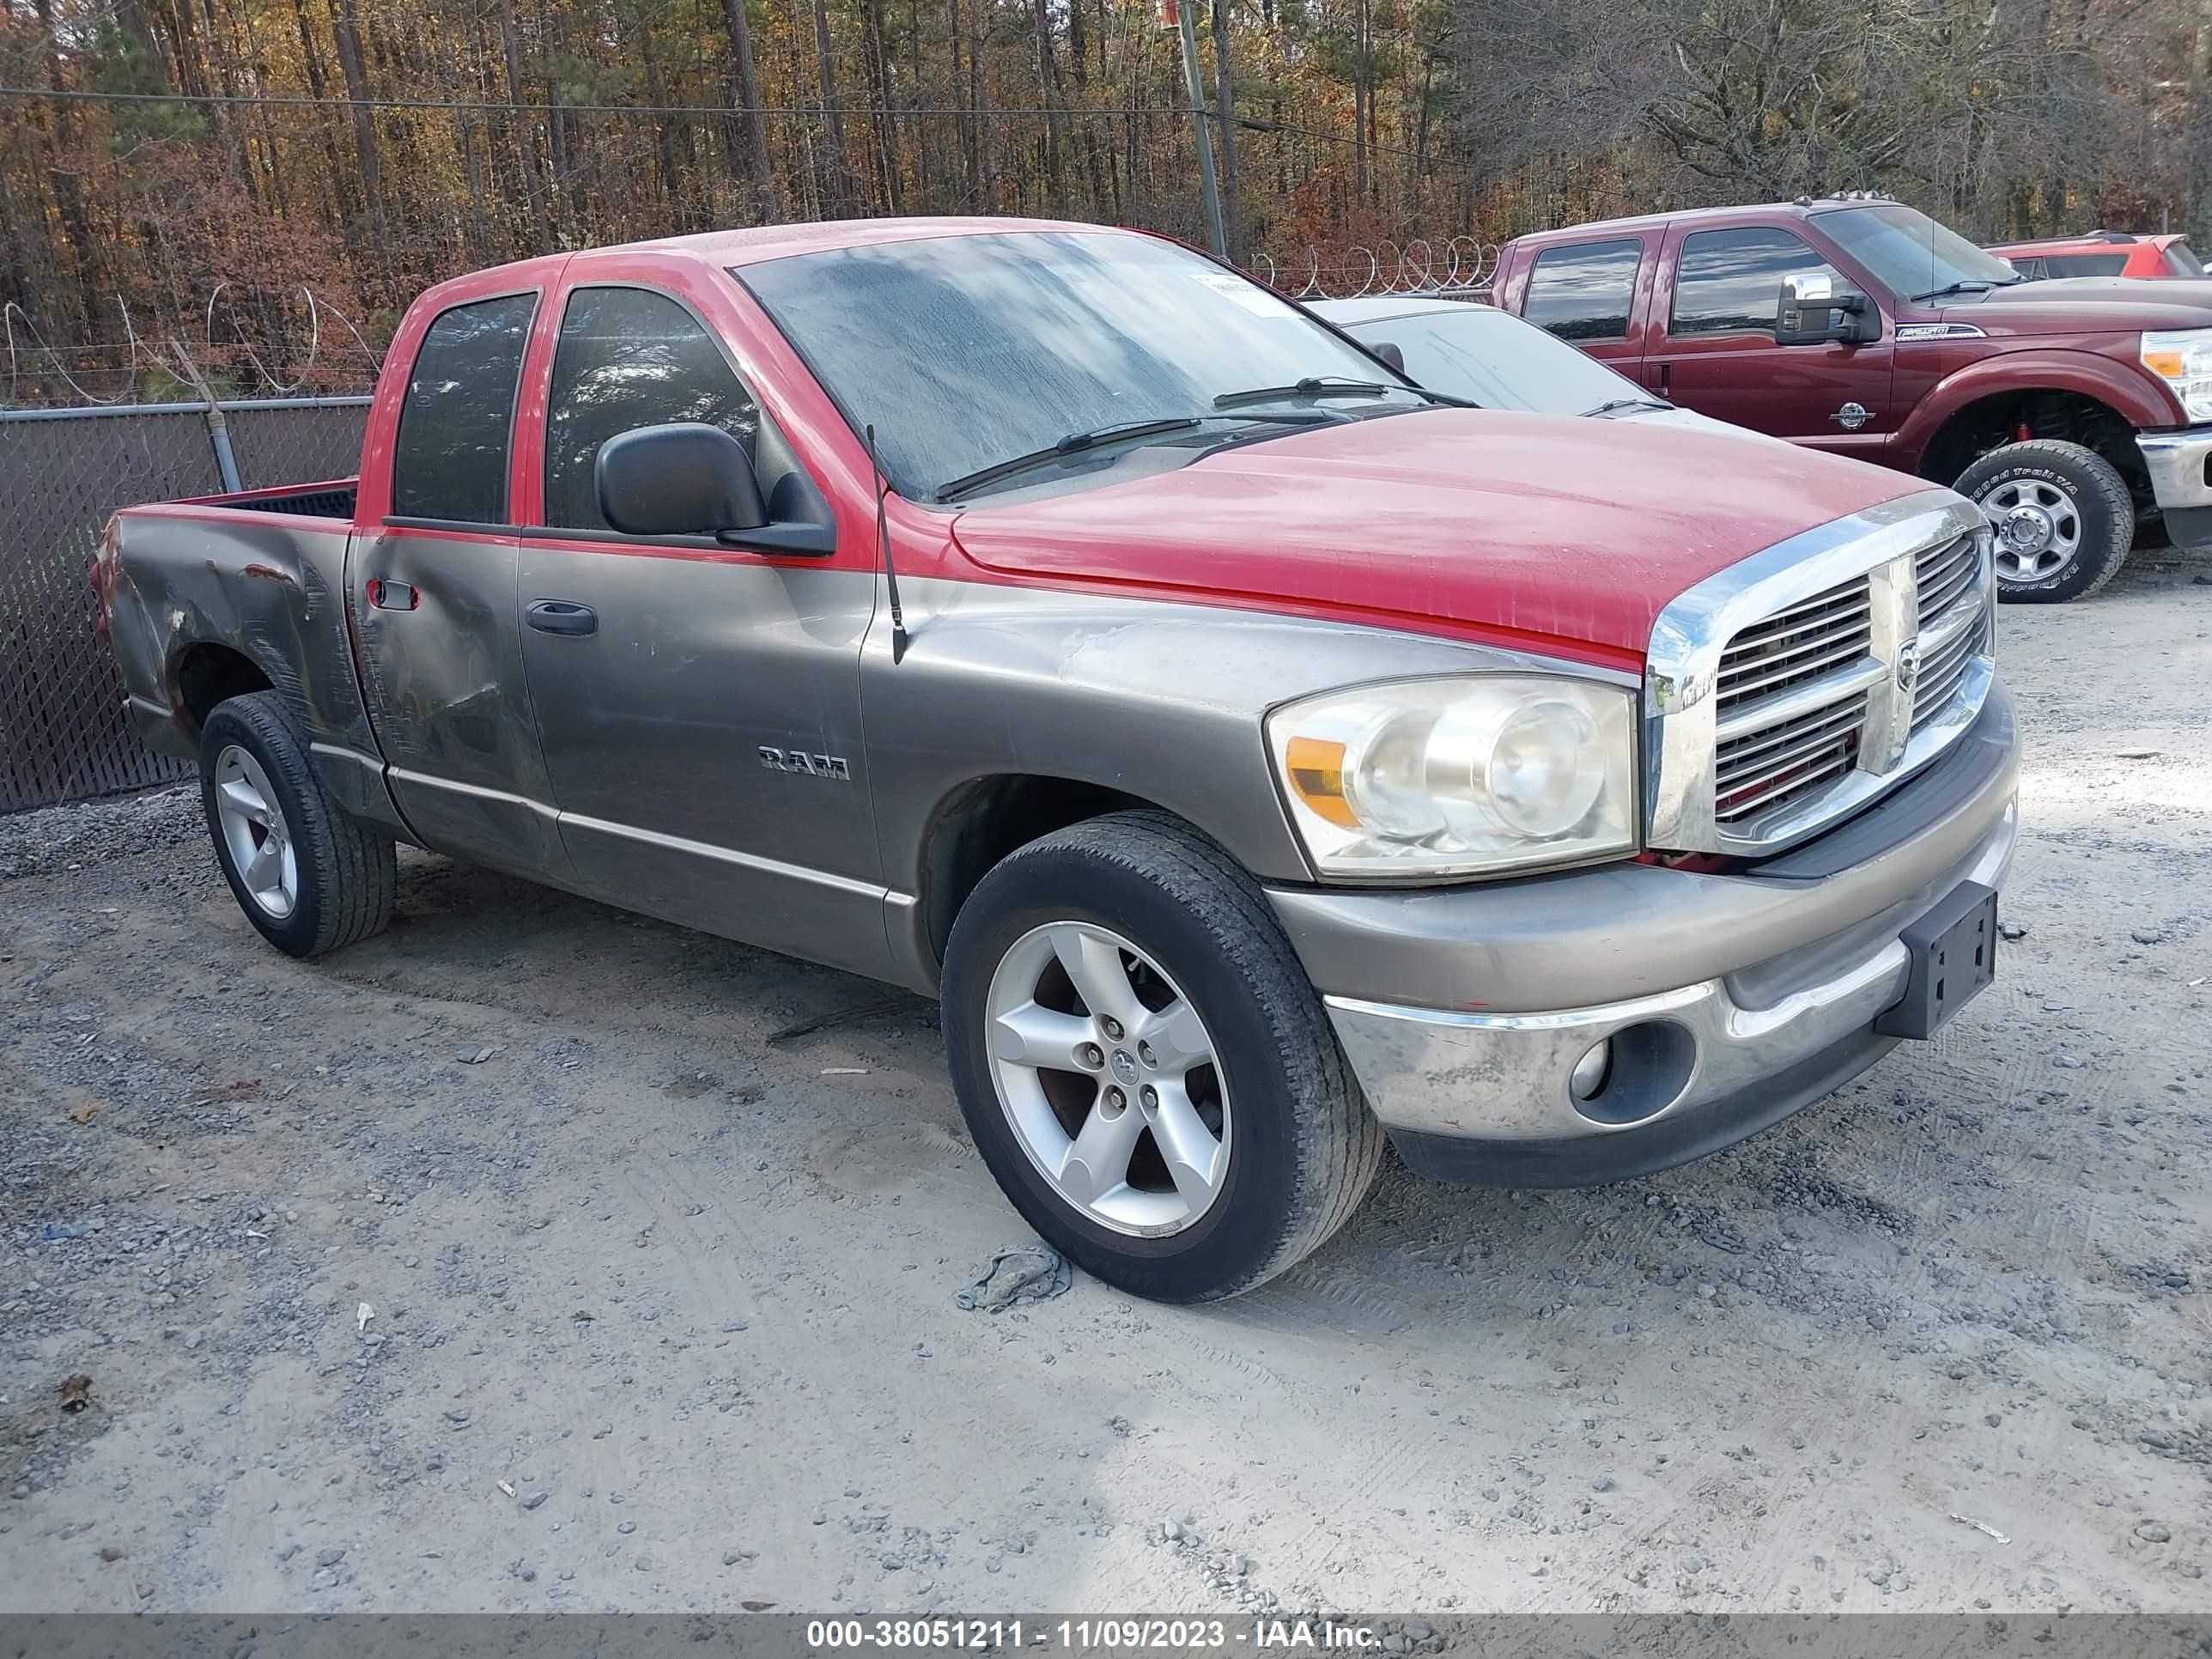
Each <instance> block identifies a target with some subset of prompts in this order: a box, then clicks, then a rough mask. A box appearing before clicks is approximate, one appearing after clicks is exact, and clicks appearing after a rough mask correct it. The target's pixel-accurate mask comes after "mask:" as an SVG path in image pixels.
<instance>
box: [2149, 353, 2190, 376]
mask: <svg viewBox="0 0 2212 1659" xmlns="http://www.w3.org/2000/svg"><path fill="white" fill-rule="evenodd" d="M2142 361H2143V367H2144V368H2147V369H2148V370H2149V371H2150V372H2151V373H2152V374H2156V375H2159V376H2160V377H2161V378H2162V379H2165V380H2179V379H2180V378H2181V377H2182V376H2183V375H2184V374H2187V373H2188V372H2189V371H2188V366H2187V363H2186V361H2185V358H2184V357H2183V356H2182V354H2181V353H2180V352H2179V351H2172V350H2167V351H2154V350H2151V349H2148V348H2146V349H2145V350H2144V352H2143V355H2142Z"/></svg>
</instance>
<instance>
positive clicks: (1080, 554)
mask: <svg viewBox="0 0 2212 1659" xmlns="http://www.w3.org/2000/svg"><path fill="white" fill-rule="evenodd" d="M1928 487H1929V486H1928V484H1927V483H1925V482H1924V481H1923V480H1922V479H1918V478H1914V477H1909V476H1907V475H1905V474H1903V473H1899V472H1891V471H1885V470H1883V469H1881V468H1878V467H1873V466H1869V465H1863V464H1862V463H1860V462H1857V461H1847V460H1842V459H1838V458H1836V457H1834V456H1830V455H1823V454H1820V453H1817V452H1814V451H1811V450H1805V449H1800V448H1798V447H1796V446H1794V445H1791V444H1787V443H1783V442H1781V441H1778V440H1775V439H1771V438H1762V437H1759V436H1756V435H1753V434H1750V433H1737V432H1732V431H1725V430H1718V431H1708V430H1703V429H1699V428H1686V427H1676V426H1669V425H1666V424H1663V423H1655V422H1644V421H1600V420H1581V419H1575V418H1571V417H1568V416H1553V415H1522V414H1509V413H1505V412H1503V411H1493V410H1448V409H1447V410H1429V411H1425V412H1423V413H1420V414H1413V415H1401V416H1389V417H1388V418H1383V419H1371V420H1365V421H1359V422H1351V423H1346V424H1343V425H1336V426H1328V427H1322V428H1316V429H1315V430H1313V431H1310V432H1300V433H1297V434H1296V435H1293V436H1290V437H1285V438H1279V439H1275V440H1273V441H1268V442H1265V443H1261V444H1255V445H1250V446H1248V447H1243V448H1239V449H1232V450H1230V451H1227V452H1225V453H1221V454H1218V455H1215V456H1212V457H1210V458H1208V459H1204V460H1201V461H1199V462H1196V463H1194V465H1189V466H1186V467H1182V468H1181V469H1179V470H1176V471H1170V472H1164V473H1158V474H1154V475H1152V476H1149V477H1143V478H1139V479H1134V480H1132V481H1131V482H1129V483H1122V484H1114V485H1109V486H1106V487H1103V488H1100V489H1083V490H1076V491H1073V492H1070V493H1067V494H1064V495H1050V496H1042V497H1038V498H1036V499H1033V500H1030V501H1010V502H1007V503H1006V504H1005V505H1004V506H999V507H977V508H976V509H975V510H973V511H970V512H969V513H963V514H962V516H961V517H960V518H959V520H957V522H956V523H955V525H954V526H953V535H954V537H955V538H956V539H957V541H958V542H959V544H960V545H961V546H962V547H963V549H965V550H966V551H967V552H968V554H969V556H970V557H972V558H974V559H975V560H976V561H977V562H980V563H981V564H984V565H987V566H988V567H990V568H994V569H997V570H1003V571H1007V572H1010V573H1019V574H1024V575H1030V576H1037V577H1043V578H1047V579H1051V578H1060V579H1064V580H1077V581H1082V582H1085V583H1089V582H1107V583H1130V584H1134V585H1138V586H1146V587H1151V588H1154V589H1158V590H1174V591H1176V592H1177V593H1179V594H1182V595H1187V596H1189V597H1194V598H1202V599H1211V600H1213V601H1215V602H1227V603H1239V602H1243V603H1261V604H1265V603H1266V602H1267V601H1275V602H1277V603H1278V604H1279V605H1281V606H1283V607H1284V608H1289V609H1293V610H1296V611H1300V612H1303V613H1307V614H1321V615H1328V616H1340V617H1344V618H1345V619H1346V620H1348V621H1363V622H1373V623H1385V624H1388V623H1390V622H1392V621H1393V620H1395V619H1402V620H1405V621H1413V622H1414V623H1417V624H1418V623H1420V622H1427V623H1431V625H1434V624H1439V623H1441V624H1443V625H1444V626H1443V629H1440V630H1439V631H1446V632H1452V633H1477V634H1482V635H1490V636H1492V637H1501V638H1506V639H1510V641H1513V642H1516V643H1521V644H1537V645H1548V646H1553V647H1557V646H1559V645H1573V644H1580V645H1583V646H1584V647H1596V648H1597V649H1596V651H1595V653H1592V652H1589V651H1587V650H1586V651H1585V652H1583V653H1577V654H1586V655H1587V654H1596V655H1601V656H1605V657H1613V656H1617V655H1618V654H1620V653H1627V654H1629V655H1631V656H1632V657H1633V658H1635V659H1637V660H1638V661H1640V660H1641V659H1642V658H1643V655H1644V649H1645V647H1646V645H1647V643H1648V641H1650V635H1651V624H1652V622H1653V619H1654V618H1656V617H1657V615H1658V614H1659V611H1661V609H1662V608H1663V607H1664V606H1665V605H1666V604H1667V602H1668V600H1670V599H1674V597H1675V595H1677V594H1679V593H1680V592H1682V591H1683V590H1684V589H1685V588H1687V587H1691V586H1695V585H1696V584H1697V583H1698V582H1699V581H1701V580H1704V579H1705V577H1707V576H1710V575H1711V574H1714V573H1715V572H1716V571H1718V570H1722V569H1724V568H1726V567H1728V566H1729V565H1731V564H1734V563H1735V562H1737V561H1738V560H1741V559H1743V558H1746V557H1747V556H1750V555H1751V554H1753V553H1756V552H1758V551H1759V550H1761V549H1763V548H1766V547H1771V546H1772V545H1773V544H1775V543H1777V542H1778V541H1782V540H1784V538H1788V537H1790V536H1793V535H1796V533H1797V532H1800V531H1803V530H1809V529H1811V528H1813V527H1814V526H1816V525H1821V524H1826V523H1827V522H1828V521H1830V520H1833V519H1838V518H1841V517H1843V516H1844V515H1845V514H1846V513H1854V512H1857V511H1861V510H1863V509H1864V508H1866V507H1871V506H1874V505H1875V504H1876V503H1877V502H1881V501H1890V500H1893V499H1895V498H1896V497H1898V496H1899V495H1909V494H1911V493H1912V492H1913V491H1915V490H1921V489H1927V488H1928Z"/></svg>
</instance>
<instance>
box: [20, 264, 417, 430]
mask: <svg viewBox="0 0 2212 1659" xmlns="http://www.w3.org/2000/svg"><path fill="white" fill-rule="evenodd" d="M238 287H239V285H238V284H236V283H231V282H228V281H224V282H220V283H216V285H215V289H214V290H213V291H212V292H211V293H210V295H208V300H207V305H206V307H205V310H204V313H203V314H204V331H203V334H202V338H201V340H200V342H199V346H200V351H199V353H198V354H197V355H196V354H195V352H194V350H193V349H192V348H191V347H189V346H187V345H186V344H185V342H184V340H183V339H182V338H180V337H177V336H174V335H172V336H171V337H169V338H168V339H167V341H166V342H154V341H149V340H148V339H147V338H146V337H144V336H143V335H142V334H141V333H140V332H139V331H138V328H137V324H136V323H135V322H133V320H132V319H131V307H130V304H129V302H128V301H125V299H124V297H123V296H122V295H119V294H118V295H114V296H112V297H113V298H114V301H115V307H116V310H117V312H118V313H119V314H120V316H121V317H122V319H123V339H122V340H121V341H120V342H115V341H105V342H94V343H89V344H83V345H70V346H56V345H53V344H52V343H49V342H48V341H47V339H46V336H45V335H44V334H43V333H42V332H41V331H40V328H39V325H38V324H37V323H36V322H35V321H34V320H33V319H32V317H31V314H30V313H29V312H27V311H26V310H25V309H24V308H23V307H21V305H19V304H17V303H16V302H15V301H13V300H9V301H5V302H4V304H0V337H4V343H5V346H6V349H7V354H8V396H7V398H6V402H7V404H9V405H10V406H20V405H21V403H22V400H23V399H22V391H23V382H24V380H26V379H27V378H28V379H32V380H36V379H37V378H38V377H40V375H52V377H54V378H55V379H58V380H60V381H61V383H62V384H63V385H64V386H67V387H68V388H69V389H70V391H71V392H74V393H76V396H77V398H78V399H79V400H80V402H81V403H82V404H83V405H85V406H88V407H92V408H96V409H104V408H112V407H113V406H114V405H116V404H122V403H127V402H129V401H131V398H132V397H133V396H134V395H135V393H136V392H137V387H138V385H139V379H138V377H139V374H140V371H141V369H142V368H143V367H145V366H148V365H150V366H152V367H155V368H159V369H161V371H162V373H164V374H167V375H169V376H170V377H171V378H172V379H173V380H177V381H179V382H180V383H182V384H184V385H185V386H191V387H193V388H194V389H195V390H196V391H197V392H200V393H202V394H203V396H204V397H209V398H211V397H213V396H214V392H213V391H212V389H211V386H210V381H209V380H208V376H207V374H206V371H205V368H204V366H203V362H202V359H203V358H204V359H205V360H206V361H207V362H217V363H234V362H236V361H237V360H239V359H240V358H242V359H243V361H244V362H246V364H247V365H248V366H249V367H250V368H252V373H253V375H254V376H256V377H258V379H255V380H252V381H251V382H250V385H251V386H252V390H251V392H249V395H250V396H255V397H258V396H270V397H278V398H283V397H289V396H290V395H291V394H293V393H294V392H298V391H300V390H301V388H302V387H304V386H307V383H308V381H309V380H312V379H313V376H314V374H315V370H316V368H317V367H318V366H319V363H320V361H321V356H322V349H323V326H322V322H323V318H324V316H325V313H327V314H328V315H329V316H330V317H331V318H332V319H334V320H335V321H336V322H337V323H338V324H339V325H341V326H342V327H343V329H344V330H345V331H346V333H347V334H348V335H349V336H350V337H352V339H353V342H354V343H355V344H356V346H358V347H359V348H360V349H361V353H362V357H363V358H364V359H366V360H367V363H368V369H367V372H366V373H365V374H362V375H361V376H359V380H360V383H361V384H362V385H368V384H373V383H374V380H375V379H376V376H377V375H378V374H379V373H380V372H381V371H382V369H383V367H384V357H383V354H382V353H381V352H380V351H379V350H378V349H376V348H375V347H374V346H372V345H370V344H369V343H368V338H367V337H366V336H364V335H363V334H362V331H361V330H360V329H359V328H358V327H356V325H355V324H354V321H353V319H351V318H349V317H348V316H347V315H346V314H345V313H343V311H341V310H339V309H338V308H337V307H336V306H334V305H331V303H330V302H329V301H327V300H324V299H322V298H320V297H319V296H318V295H316V293H315V292H314V290H313V289H311V288H309V287H308V286H307V285H306V284H305V283H301V285H300V286H299V287H298V288H297V289H284V290H282V293H283V296H284V297H285V298H287V299H289V298H290V297H291V295H293V294H295V293H296V294H297V295H299V297H300V298H301V300H302V301H305V302H306V305H307V319H308V336H307V355H306V356H305V358H304V359H303V361H302V362H301V363H300V365H299V370H298V374H297V375H296V376H295V378H294V379H292V380H279V379H278V378H277V377H276V374H275V372H274V371H272V370H271V369H270V367H269V366H268V364H267V363H266V362H264V361H263V359H262V356H261V354H260V353H259V352H258V350H256V349H255V348H254V345H253V343H252V340H251V339H250V338H248V337H247V331H246V329H244V328H243V327H241V326H240V325H239V322H238V319H237V315H236V313H235V311H234V309H233V308H231V307H225V309H224V311H223V313H222V314H223V315H224V316H225V317H226V318H227V319H228V321H229V323H230V325H231V329H232V331H233V333H234V335H235V338H234V339H231V340H227V341H226V340H218V339H217V338H216V306H217V304H218V302H219V301H222V299H223V296H224V294H225V292H226V291H227V290H232V289H237V288H238ZM248 291H251V290H248ZM19 327H20V329H21V331H22V332H23V333H24V334H27V335H28V336H29V337H30V343H29V344H28V345H25V344H24V343H22V342H21V340H19V339H18V338H17V330H18V328H19ZM117 356H121V357H122V358H123V359H124V360H125V361H124V362H122V363H120V364H118V365H113V366H106V367H103V366H101V365H100V364H99V363H97V362H88V361H85V360H88V359H97V358H100V357H106V358H109V359H111V360H112V359H113V358H115V357H117ZM41 358H42V359H44V361H45V362H46V368H43V369H41V368H38V367H37V366H36V365H37V362H38V360H40V359H41ZM64 358H75V359H77V360H78V361H77V362H76V364H75V366H74V367H72V365H71V364H70V363H69V362H64ZM80 375H82V376H84V377H86V378H87V379H90V378H94V377H97V376H118V375H119V376H121V377H122V380H123V386H124V390H123V391H122V392H118V394H116V395H115V396H113V397H102V396H100V394H99V393H98V392H94V391H93V390H92V389H91V388H90V387H89V386H86V385H85V384H84V380H81V379H79V378H78V377H79V376H80ZM234 395H235V394H234ZM41 401H42V402H46V403H49V404H51V403H52V401H53V400H52V399H51V398H45V399H41Z"/></svg>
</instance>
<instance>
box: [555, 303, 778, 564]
mask: <svg viewBox="0 0 2212 1659" xmlns="http://www.w3.org/2000/svg"><path fill="white" fill-rule="evenodd" d="M671 421H702V422H705V423H707V424H708V425H709V426H718V427H720V428H722V430H724V431H725V432H727V433H729V434H730V435H732V437H735V438H737V439H738V441H741V442H742V443H743V444H744V447H745V453H747V454H749V455H750V453H752V450H753V443H754V440H755V438H756V436H757V434H758V432H759V429H760V411H759V410H757V408H756V407H755V406H754V404H753V400H752V396H751V394H750V392H747V391H746V390H745V388H744V385H743V384H742V383H741V382H740V381H739V380H738V377H737V376H736V375H735V374H732V372H731V370H730V365H729V363H728V362H727V361H726V359H725V358H724V357H723V356H722V353H721V349H720V347H719V346H717V345H716V344H715V343H714V337H713V336H712V335H711V334H709V333H708V331H707V330H706V329H705V328H704V327H703V326H702V325H701V324H700V322H699V319H697V318H696V317H694V316H693V315H692V314H691V313H690V312H689V311H686V310H685V309H684V307H682V306H680V305H678V303H677V302H676V301H673V300H671V299H670V298H669V297H668V296H667V295H663V294H654V293H652V292H650V291H649V290H647V289H638V288H580V289H577V290H576V291H575V292H574V294H572V295H569V296H568V309H567V310H566V311H565V312H563V313H562V316H561V337H560V339H559V341H558V342H557V343H556V344H555V346H554V348H553V386H552V392H551V394H550V398H549V399H548V402H547V404H546V411H545V522H546V523H547V524H548V525H549V526H556V527H558V528H562V529H572V530H605V529H608V528H609V527H610V526H608V524H607V521H606V519H605V516H604V515H602V514H601V513H600V512H599V486H598V473H597V466H598V462H599V446H600V445H602V444H604V443H605V442H606V441H607V440H608V439H610V438H612V437H615V436H617V435H619V434H621V433H624V432H628V431H630V430H631V429H632V428H636V427H641V426H660V425H664V424H665V423H667V422H671Z"/></svg>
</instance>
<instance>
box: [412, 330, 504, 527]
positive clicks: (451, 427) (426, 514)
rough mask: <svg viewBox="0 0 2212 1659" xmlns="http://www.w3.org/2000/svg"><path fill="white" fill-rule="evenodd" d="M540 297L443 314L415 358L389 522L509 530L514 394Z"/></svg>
mask: <svg viewBox="0 0 2212 1659" xmlns="http://www.w3.org/2000/svg"><path fill="white" fill-rule="evenodd" d="M537 308H538V296H537V295H534V294H513V295H508V296H507V298H505V299H503V300H479V301H477V303H475V304H474V305H466V306H455V307H453V309H452V310H451V311H441V312H440V313H438V317H437V319H436V320H435V322H433V323H432V324H431V325H430V328H429V331H428V333H426V334H425V335H423V337H422V346H421V348H420V349H417V350H416V353H415V368H414V373H413V374H411V375H410V377H409V379H408V381H407V398H406V401H405V402H404V403H403V404H401V405H400V406H399V436H398V440H397V441H395V443H394V445H393V447H392V514H393V516H394V517H396V518H403V519H452V520H458V521H459V522H460V523H463V524H505V523H506V522H507V442H508V440H509V438H510V437H511V436H512V435H513V429H514V385H515V381H516V380H517V379H519V378H520V375H521V373H522V347H523V343H524V342H525V341H526V340H527V339H528V338H529V337H530V317H531V313H532V312H534V311H535V310H536V309H537Z"/></svg>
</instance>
